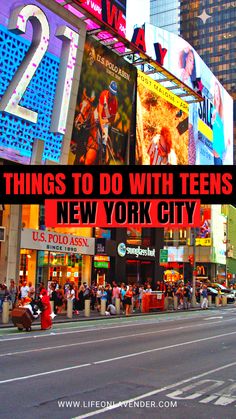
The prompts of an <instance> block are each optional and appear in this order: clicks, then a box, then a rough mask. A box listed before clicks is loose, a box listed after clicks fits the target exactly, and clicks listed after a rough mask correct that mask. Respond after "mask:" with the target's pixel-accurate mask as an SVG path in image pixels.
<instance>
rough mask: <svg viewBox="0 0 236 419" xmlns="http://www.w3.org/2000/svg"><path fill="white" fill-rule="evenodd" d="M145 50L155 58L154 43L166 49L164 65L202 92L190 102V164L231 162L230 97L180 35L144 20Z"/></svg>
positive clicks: (231, 127) (231, 116)
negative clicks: (199, 99) (195, 100)
mask: <svg viewBox="0 0 236 419" xmlns="http://www.w3.org/2000/svg"><path fill="white" fill-rule="evenodd" d="M145 40H146V48H147V51H146V52H147V54H148V55H149V56H151V57H153V58H155V56H156V54H155V44H156V43H159V44H161V46H162V48H165V49H166V50H167V52H166V54H165V57H164V63H163V67H164V68H166V69H167V70H168V71H170V72H171V73H172V74H174V75H175V76H176V77H178V78H179V80H180V81H183V82H184V83H185V84H186V85H188V86H189V87H191V88H192V89H194V90H196V91H197V92H198V93H199V94H201V95H202V97H203V101H202V102H199V103H193V104H189V144H191V150H190V152H189V164H191V165H195V164H197V165H204V164H206V165H227V164H232V163H233V99H232V97H231V96H230V95H229V93H228V92H227V91H226V90H225V89H224V87H223V86H222V85H221V84H220V83H219V81H217V79H216V77H215V76H214V75H213V73H212V72H211V71H210V69H209V68H208V67H207V65H206V64H205V63H204V61H203V60H202V59H201V57H200V56H199V55H198V54H197V52H196V51H195V50H194V49H193V48H192V46H191V45H190V44H189V43H188V42H187V41H185V40H184V39H183V38H181V37H179V36H177V35H175V34H174V33H171V32H168V31H165V30H164V29H161V28H157V27H155V26H153V25H151V24H149V23H146V24H145Z"/></svg>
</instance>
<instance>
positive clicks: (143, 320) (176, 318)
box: [0, 308, 236, 343]
mask: <svg viewBox="0 0 236 419" xmlns="http://www.w3.org/2000/svg"><path fill="white" fill-rule="evenodd" d="M227 311H229V310H225V312H227ZM235 311H236V308H235ZM168 314H169V313H166V315H168ZM172 314H175V316H174V317H173V318H171V319H170V318H169V317H168V318H166V317H165V318H161V317H160V315H159V314H157V315H156V316H155V315H153V316H152V317H154V316H155V317H154V319H155V320H152V319H151V318H150V317H149V318H148V317H145V318H141V317H136V318H135V319H134V318H133V319H132V321H131V320H129V319H128V318H125V317H124V318H117V319H114V320H113V319H109V323H106V326H101V327H97V326H96V324H94V325H92V326H91V327H90V328H87V329H86V327H87V325H82V324H81V323H80V325H78V326H76V325H74V323H71V322H68V323H64V325H68V327H62V328H60V327H58V326H59V324H54V327H53V332H49V333H41V332H40V330H38V332H39V334H38V335H32V333H31V334H29V332H21V333H20V336H19V335H18V336H14V337H10V338H4V336H9V335H1V332H2V331H12V330H13V328H12V327H11V328H4V329H2V330H1V328H0V343H1V342H6V341H11V340H12V341H13V340H21V339H32V338H41V337H49V336H52V333H55V335H67V334H72V333H81V332H91V331H96V330H107V329H116V328H122V327H129V326H140V325H142V326H143V325H146V324H148V325H149V324H157V323H158V324H159V323H160V322H162V321H163V322H170V321H171V322H172V321H180V320H182V319H183V318H184V319H185V320H188V319H189V320H191V319H193V318H194V319H196V315H199V316H200V317H202V316H203V315H206V313H202V312H201V311H199V312H198V311H195V312H189V313H177V312H176V313H170V315H172ZM183 314H188V317H186V316H184V317H183ZM209 314H210V313H209ZM196 320H197V319H196ZM105 321H106V319H95V320H94V322H99V324H100V322H103V323H104V322H105ZM119 321H127V323H126V324H118V325H116V323H117V322H119ZM229 321H232V319H230V320H229ZM62 324H63V323H61V325H62ZM68 328H70V329H72V328H73V330H69V331H66V332H62V330H67V329H68ZM76 329H80V330H76ZM32 332H36V330H33V331H32ZM16 333H18V332H16ZM10 336H12V335H10Z"/></svg>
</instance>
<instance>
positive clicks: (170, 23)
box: [150, 0, 180, 35]
mask: <svg viewBox="0 0 236 419" xmlns="http://www.w3.org/2000/svg"><path fill="white" fill-rule="evenodd" d="M179 6H180V1H179V0H158V1H157V0H150V23H152V25H155V26H158V27H159V28H163V29H165V30H166V31H170V32H174V33H175V34H176V35H179V33H180V8H179Z"/></svg>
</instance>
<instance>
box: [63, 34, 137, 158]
mask: <svg viewBox="0 0 236 419" xmlns="http://www.w3.org/2000/svg"><path fill="white" fill-rule="evenodd" d="M135 85H136V69H135V68H134V67H133V66H131V65H130V64H128V63H126V62H125V61H124V60H123V59H122V58H120V57H118V56H117V55H116V54H115V53H113V52H111V51H110V50H109V49H108V48H106V47H104V46H102V45H101V44H100V43H99V42H97V41H94V40H93V38H91V37H87V39H86V43H85V49H84V58H83V64H82V71H81V78H80V86H79V91H78V96H77V104H76V111H75V118H74V124H73V132H72V139H71V150H70V155H69V164H73V165H79V164H84V165H95V164H108V165H117V164H125V163H127V162H128V156H129V144H130V128H131V117H132V104H133V101H134V89H135Z"/></svg>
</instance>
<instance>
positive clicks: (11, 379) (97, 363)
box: [0, 332, 236, 384]
mask: <svg viewBox="0 0 236 419" xmlns="http://www.w3.org/2000/svg"><path fill="white" fill-rule="evenodd" d="M235 334H236V332H229V333H224V334H221V335H216V336H211V337H207V338H201V339H196V340H191V341H188V342H182V343H177V344H174V345H168V346H162V347H160V348H154V349H148V350H146V351H141V352H133V353H131V354H127V355H123V356H118V357H114V358H110V359H104V360H101V361H94V362H91V363H88V364H83V365H75V366H72V367H65V368H61V369H59V370H52V371H46V372H43V373H37V374H32V375H27V376H23V377H13V378H9V379H7V380H2V381H0V384H5V383H11V382H14V381H19V380H27V379H30V378H34V377H40V376H45V375H49V374H55V373H57V372H65V371H70V370H73V369H76V368H82V367H86V366H92V365H99V364H105V363H108V362H114V361H118V360H120V359H125V358H132V357H135V356H140V355H146V354H149V353H154V352H159V351H164V350H167V349H173V348H177V347H181V346H187V345H192V344H195V343H199V342H205V341H208V340H213V339H218V338H222V337H226V336H231V335H235ZM229 365H236V362H233V363H232V364H229ZM222 368H223V367H222ZM216 371H217V369H216ZM187 382H188V381H187Z"/></svg>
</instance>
